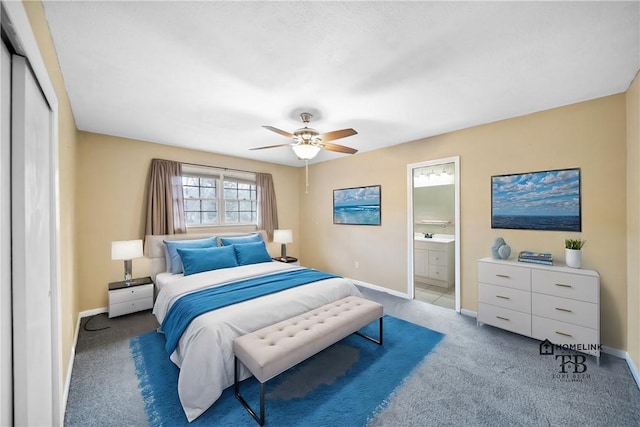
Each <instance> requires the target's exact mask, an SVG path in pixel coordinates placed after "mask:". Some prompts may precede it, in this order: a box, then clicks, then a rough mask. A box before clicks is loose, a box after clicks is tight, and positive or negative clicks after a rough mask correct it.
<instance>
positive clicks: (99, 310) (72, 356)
mask: <svg viewBox="0 0 640 427" xmlns="http://www.w3.org/2000/svg"><path fill="white" fill-rule="evenodd" d="M108 311H109V309H108V308H107V307H100V308H94V309H93V310H87V311H82V312H80V313H78V321H77V322H76V327H75V332H74V334H73V344H72V346H71V354H70V355H69V364H68V365H67V377H66V379H65V381H64V391H63V395H62V401H63V402H64V403H63V406H62V408H63V412H64V411H66V409H67V399H68V398H69V388H70V387H71V373H72V371H73V362H74V361H75V359H76V346H77V345H78V335H79V334H80V321H81V320H82V318H83V317H87V316H93V315H95V314H100V313H107V312H108ZM62 417H63V419H64V413H63V414H62Z"/></svg>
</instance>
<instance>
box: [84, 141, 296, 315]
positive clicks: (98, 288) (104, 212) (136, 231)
mask: <svg viewBox="0 0 640 427" xmlns="http://www.w3.org/2000/svg"><path fill="white" fill-rule="evenodd" d="M153 158H161V159H170V160H176V161H181V162H188V163H197V164H204V165H209V166H220V167H225V168H235V169H241V170H249V171H253V172H267V173H271V174H272V175H273V180H274V186H275V189H276V200H277V203H278V219H279V225H280V228H287V229H292V230H293V233H294V234H293V235H294V242H293V243H291V244H288V245H287V249H288V252H290V253H291V254H295V253H297V248H298V244H299V235H298V230H299V227H298V222H299V216H298V205H299V188H300V187H299V181H298V179H299V175H298V169H297V168H292V167H288V166H280V165H275V164H271V163H265V162H257V161H253V160H246V159H240V158H236V157H228V156H222V155H216V154H212V153H205V152H201V151H194V150H186V149H182V148H177V147H171V146H168V145H160V144H153V143H150V142H143V141H134V140H130V139H124V138H117V137H112V136H106V135H98V134H93V133H87V132H79V149H78V159H77V160H78V166H77V168H78V185H77V196H76V197H77V200H78V210H77V222H76V224H77V231H78V239H77V254H78V272H79V274H78V280H79V283H80V295H79V297H80V298H79V309H80V310H81V311H83V310H89V309H95V308H100V307H106V306H107V305H108V294H107V284H108V283H109V282H114V281H118V280H122V276H123V268H124V267H123V263H122V261H112V260H111V242H112V241H114V240H130V239H142V238H143V237H144V221H145V209H146V192H147V182H148V175H149V166H150V164H151V159H153ZM269 251H270V253H271V254H272V255H274V256H275V255H278V254H279V253H280V252H279V251H280V246H279V245H278V244H274V243H272V244H270V245H269ZM148 274H149V262H148V259H146V258H141V259H134V260H133V275H134V277H142V276H146V275H148Z"/></svg>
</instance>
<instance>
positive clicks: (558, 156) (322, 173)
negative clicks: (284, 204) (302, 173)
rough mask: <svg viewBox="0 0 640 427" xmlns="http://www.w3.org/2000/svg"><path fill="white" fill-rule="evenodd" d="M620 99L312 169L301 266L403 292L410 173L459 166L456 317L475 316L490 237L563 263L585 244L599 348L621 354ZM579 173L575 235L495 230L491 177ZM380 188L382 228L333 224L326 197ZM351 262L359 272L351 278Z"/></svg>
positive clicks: (623, 215)
mask: <svg viewBox="0 0 640 427" xmlns="http://www.w3.org/2000/svg"><path fill="white" fill-rule="evenodd" d="M625 155H626V132H625V95H624V94H620V95H615V96H609V97H606V98H601V99H596V100H593V101H590V102H583V103H579V104H575V105H570V106H567V107H562V108H557V109H553V110H549V111H544V112H541V113H536V114H531V115H527V116H523V117H518V118H515V119H510V120H504V121H500V122H496V123H490V124H487V125H483V126H478V127H474V128H470V129H466V130H461V131H457V132H452V133H449V134H445V135H440V136H436V137H432V138H427V139H424V140H421V141H416V142H411V143H407V144H402V145H398V146H395V147H391V148H387V149H382V150H376V151H372V152H367V153H361V154H357V155H354V156H350V157H348V156H345V157H344V158H341V159H338V160H335V161H331V162H326V163H321V164H318V165H314V166H312V167H311V168H310V171H309V180H310V187H309V193H308V194H304V193H302V194H301V196H300V199H301V208H300V210H301V218H303V220H302V225H303V229H302V230H301V233H302V247H301V256H302V258H303V259H304V262H305V264H307V265H309V266H312V267H317V268H324V269H330V270H332V271H334V272H337V273H340V274H343V275H346V276H349V277H352V278H355V279H358V280H362V281H365V282H369V283H372V284H375V285H378V286H382V287H386V288H389V289H392V290H396V291H400V292H404V291H406V288H407V247H408V242H407V188H406V187H407V176H406V173H407V172H406V169H407V164H410V163H416V162H421V161H428V160H435V159H439V158H444V157H451V156H460V179H461V182H460V198H461V200H460V204H461V236H460V238H461V240H460V242H461V285H462V292H461V295H462V307H463V308H465V309H468V310H473V311H475V310H476V298H477V285H476V280H477V274H476V260H477V259H479V258H482V257H485V256H490V255H491V254H490V247H491V244H492V242H493V240H494V239H495V238H496V237H499V236H501V237H503V238H504V239H505V240H506V241H507V243H508V244H509V245H510V246H511V248H512V253H513V254H516V253H517V252H519V251H521V250H533V251H549V252H552V253H553V254H554V257H555V259H556V260H558V261H563V260H564V239H565V238H566V237H576V236H578V235H579V236H581V237H582V238H584V239H587V240H588V243H587V245H586V246H585V248H584V250H583V268H589V269H595V270H598V272H599V273H600V275H601V283H602V291H601V306H602V308H601V312H602V322H601V324H602V340H603V343H604V344H605V345H607V346H611V347H614V348H618V349H625V348H626V345H627V344H626V341H627V338H626V336H627V302H626V300H627V286H626V270H627V265H626V264H627V263H626V257H625V256H624V253H625V251H626V243H625V237H626V227H625V220H626V195H627V194H626V175H625V170H626V157H625ZM571 167H580V168H581V170H582V193H583V197H582V211H583V217H582V228H583V231H582V233H565V232H553V231H523V230H492V229H491V225H490V224H491V223H490V216H491V204H490V179H491V176H492V175H497V174H507V173H515V172H527V171H536V170H546V169H561V168H571ZM372 184H381V185H382V226H380V227H370V226H345V225H333V223H332V190H333V189H335V188H341V187H352V186H359V185H372ZM356 261H357V262H358V264H359V268H356V267H355V265H356Z"/></svg>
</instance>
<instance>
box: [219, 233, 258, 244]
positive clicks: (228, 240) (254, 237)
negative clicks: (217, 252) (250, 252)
mask: <svg viewBox="0 0 640 427" xmlns="http://www.w3.org/2000/svg"><path fill="white" fill-rule="evenodd" d="M220 242H222V246H230V245H244V244H245V243H257V242H262V236H260V235H259V234H251V235H250V236H238V237H221V238H220Z"/></svg>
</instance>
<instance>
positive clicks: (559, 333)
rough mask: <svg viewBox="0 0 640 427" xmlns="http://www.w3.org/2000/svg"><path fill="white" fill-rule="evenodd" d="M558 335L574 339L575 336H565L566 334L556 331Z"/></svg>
mask: <svg viewBox="0 0 640 427" xmlns="http://www.w3.org/2000/svg"><path fill="white" fill-rule="evenodd" d="M556 334H558V335H562V336H563V337H573V335H571V334H565V333H564V332H558V331H556Z"/></svg>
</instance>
